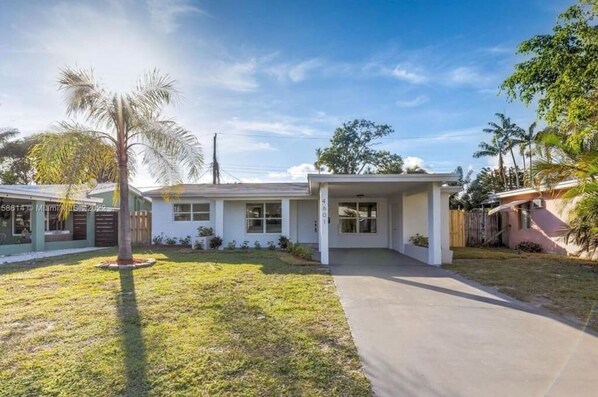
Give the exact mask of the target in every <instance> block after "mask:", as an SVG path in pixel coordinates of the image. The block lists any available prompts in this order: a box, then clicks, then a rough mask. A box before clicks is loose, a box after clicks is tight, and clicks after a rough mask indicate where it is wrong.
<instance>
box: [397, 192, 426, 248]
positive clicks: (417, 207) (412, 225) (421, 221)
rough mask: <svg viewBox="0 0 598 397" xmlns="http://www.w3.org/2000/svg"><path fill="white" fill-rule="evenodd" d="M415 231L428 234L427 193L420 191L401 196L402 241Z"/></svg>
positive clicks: (406, 242) (406, 240) (407, 240)
mask: <svg viewBox="0 0 598 397" xmlns="http://www.w3.org/2000/svg"><path fill="white" fill-rule="evenodd" d="M416 233H419V234H421V235H422V236H428V193H427V192H421V193H416V194H412V195H405V196H404V197H403V243H404V244H409V239H410V238H411V237H413V236H414V235H415V234H416Z"/></svg>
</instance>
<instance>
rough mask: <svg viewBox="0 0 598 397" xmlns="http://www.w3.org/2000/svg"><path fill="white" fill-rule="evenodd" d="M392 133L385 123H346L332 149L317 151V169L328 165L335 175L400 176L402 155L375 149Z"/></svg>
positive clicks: (331, 142)
mask: <svg viewBox="0 0 598 397" xmlns="http://www.w3.org/2000/svg"><path fill="white" fill-rule="evenodd" d="M393 132H394V130H393V129H392V128H391V127H390V126H388V125H386V124H375V123H373V122H371V121H368V120H353V121H350V122H345V123H343V125H342V126H341V127H339V128H337V129H336V130H335V131H334V135H333V136H332V139H331V140H330V146H329V147H327V148H324V149H318V150H317V151H316V155H317V160H316V167H324V166H325V167H327V168H328V169H329V170H330V172H332V173H334V174H361V173H385V174H391V173H392V174H398V173H401V172H402V171H403V160H402V158H401V156H399V155H397V154H392V153H390V152H388V151H386V150H374V149H373V146H374V145H376V144H378V143H379V142H378V141H379V140H380V139H381V138H384V137H385V136H388V135H390V134H392V133H393Z"/></svg>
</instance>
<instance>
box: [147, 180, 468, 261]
mask: <svg viewBox="0 0 598 397" xmlns="http://www.w3.org/2000/svg"><path fill="white" fill-rule="evenodd" d="M307 179H308V180H307V183H237V184H219V185H213V184H188V185H178V186H174V187H169V188H162V189H157V190H152V191H149V192H146V193H145V195H146V196H148V197H151V198H152V211H153V216H152V235H154V236H156V235H160V234H164V235H165V236H169V237H177V238H179V237H180V238H184V237H185V236H188V235H190V236H192V237H194V236H197V228H198V227H199V226H207V227H212V228H214V232H215V234H216V235H218V236H220V237H222V239H223V240H224V245H226V244H228V243H229V242H231V241H236V242H237V244H240V243H241V242H243V241H246V240H247V241H249V242H250V243H251V244H253V243H254V242H255V241H259V242H260V243H261V244H262V245H264V246H265V245H266V244H267V242H268V241H274V242H277V241H278V238H279V237H280V236H281V235H284V236H286V237H288V238H289V239H290V240H291V241H293V242H299V243H303V244H311V245H313V246H314V247H317V249H318V251H319V253H320V260H321V262H322V263H323V264H328V263H329V249H331V248H389V249H393V250H396V251H399V252H401V253H403V254H405V255H408V256H411V257H414V258H416V259H418V260H420V261H422V262H424V263H428V264H430V265H440V264H442V263H450V262H451V260H452V251H450V247H449V196H450V195H451V194H452V193H455V192H457V191H459V190H460V188H459V187H451V186H447V185H446V183H447V182H454V181H457V180H458V177H457V175H455V174H400V175H331V174H310V175H308V178H307ZM416 233H419V234H421V235H424V236H427V237H428V239H429V246H428V247H427V248H424V247H416V246H414V245H412V244H411V243H410V242H409V238H410V237H412V236H414V235H415V234H416Z"/></svg>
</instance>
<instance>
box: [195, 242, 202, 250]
mask: <svg viewBox="0 0 598 397" xmlns="http://www.w3.org/2000/svg"><path fill="white" fill-rule="evenodd" d="M193 248H195V249H196V250H203V249H204V246H203V243H202V242H201V241H199V240H198V241H196V242H195V246H193Z"/></svg>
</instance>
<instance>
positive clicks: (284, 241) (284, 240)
mask: <svg viewBox="0 0 598 397" xmlns="http://www.w3.org/2000/svg"><path fill="white" fill-rule="evenodd" d="M289 243H291V242H290V241H289V238H288V237H287V236H280V237H279V238H278V245H280V249H283V250H286V249H287V248H288V247H289ZM291 244H292V243H291Z"/></svg>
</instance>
